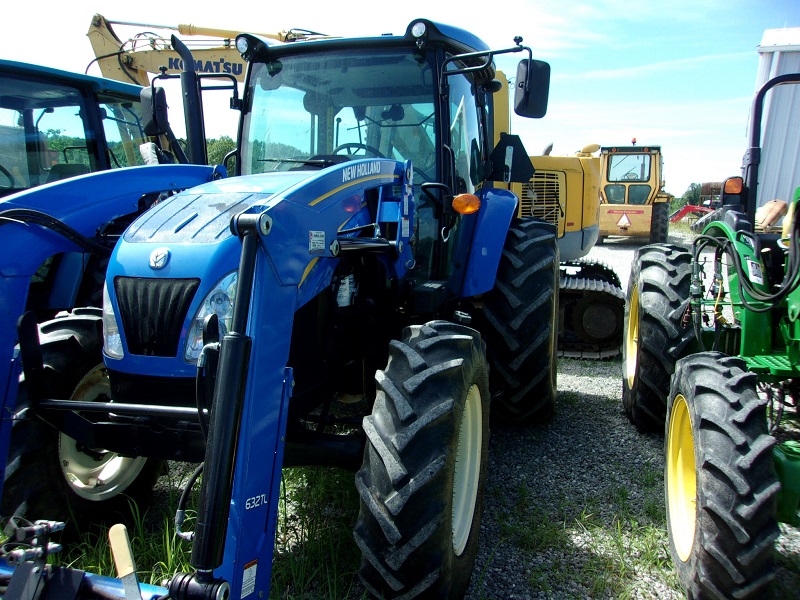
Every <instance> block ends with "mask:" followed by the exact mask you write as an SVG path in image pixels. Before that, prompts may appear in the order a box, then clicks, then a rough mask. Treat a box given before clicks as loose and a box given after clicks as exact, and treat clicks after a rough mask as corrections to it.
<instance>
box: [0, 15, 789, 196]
mask: <svg viewBox="0 0 800 600" xmlns="http://www.w3.org/2000/svg"><path fill="white" fill-rule="evenodd" d="M7 4H8V3H7ZM178 4H182V5H183V8H182V7H180V6H178ZM31 6H32V4H30V5H29V4H27V3H19V2H14V3H11V6H5V7H4V9H3V13H4V20H3V23H4V26H3V33H2V35H0V57H2V58H6V59H12V60H23V61H28V62H32V63H38V64H43V65H46V66H51V67H58V68H62V69H67V70H73V71H79V72H83V71H84V69H85V68H86V65H87V64H88V63H89V62H90V61H91V60H92V58H93V54H92V51H91V46H90V44H89V41H88V39H87V38H86V31H87V30H88V29H89V24H90V21H91V18H92V16H93V15H94V14H95V13H100V14H102V15H104V16H105V17H106V18H108V19H109V20H113V21H133V22H138V23H151V24H163V25H177V24H178V23H193V24H196V25H203V26H208V27H222V28H231V29H241V28H248V27H249V28H252V29H256V30H258V31H266V32H270V31H278V30H282V29H289V28H292V27H296V28H305V29H312V30H316V31H321V32H324V33H328V34H336V35H373V34H376V33H377V34H379V33H388V32H390V33H395V34H399V33H402V32H403V31H404V30H405V27H406V26H407V24H408V22H409V21H411V20H412V19H414V18H418V17H426V18H430V19H433V20H437V21H441V22H446V23H450V24H453V25H457V26H459V27H463V28H465V29H469V30H471V31H473V32H475V33H476V34H478V35H479V36H480V37H482V38H483V39H484V40H485V41H486V42H487V43H489V44H490V45H491V46H493V47H506V46H510V45H511V44H512V39H513V37H514V36H515V35H521V36H523V38H524V40H525V43H526V44H528V45H530V46H531V47H532V48H533V51H534V55H535V57H537V58H540V59H543V60H547V61H548V62H550V64H551V66H552V82H551V93H550V104H549V110H548V114H547V116H546V117H545V118H544V119H541V120H537V121H530V120H523V119H515V120H514V121H513V124H512V128H513V130H514V132H515V133H519V134H520V135H521V136H522V140H523V142H524V143H525V146H526V148H527V149H528V151H529V153H531V154H538V153H540V152H541V151H542V149H543V148H544V147H545V146H546V145H547V144H549V143H551V142H552V143H553V144H554V150H553V153H554V154H571V153H573V152H575V151H577V150H579V149H580V148H581V147H583V146H584V145H586V144H590V143H598V144H601V145H614V144H627V143H629V142H630V140H631V138H633V137H635V138H636V139H637V141H638V143H639V144H640V145H656V144H659V145H661V146H662V149H663V151H664V161H665V164H664V175H665V179H666V189H667V191H669V192H671V193H673V194H676V195H681V194H682V193H683V192H684V191H685V190H686V188H687V187H688V185H689V184H690V183H692V182H696V183H699V182H702V181H714V180H720V179H723V178H725V177H726V176H729V175H735V174H737V173H738V171H739V167H740V165H741V158H742V154H743V152H744V149H745V129H746V122H747V116H748V112H749V106H750V100H751V98H752V95H753V93H754V91H755V81H756V68H757V64H758V53H757V50H756V49H757V46H758V44H759V43H760V41H761V38H762V36H763V32H764V30H765V29H772V28H783V27H800V0H702V1H697V0H693V1H690V0H676V1H672V0H664V1H662V2H639V3H633V2H629V1H628V0H592V1H584V0H577V1H574V2H565V1H563V0H538V1H530V0H506V1H503V2H488V3H482V4H475V3H459V4H457V5H456V4H455V3H449V2H432V1H431V0H426V1H422V0H404V2H386V3H377V2H374V0H373V1H372V2H367V1H357V2H354V1H351V2H347V3H335V2H330V1H329V0H325V1H321V0H306V1H304V2H288V3H280V2H270V3H268V4H267V3H261V4H260V5H259V4H255V3H220V2H210V1H207V0H195V1H194V2H191V3H177V2H164V1H163V0H160V1H154V0H139V1H138V2H134V3H127V4H123V3H119V2H117V1H116V0H94V1H87V0H72V1H71V2H69V3H65V4H61V5H56V6H54V7H53V8H48V9H44V11H46V12H47V14H46V15H38V16H37V15H31V14H29V12H27V10H26V9H27V8H28V7H31ZM237 6H244V7H248V9H250V10H251V12H250V13H245V12H239V13H237V12H236V11H235V10H234V7H237ZM476 6H482V7H484V8H485V7H489V8H492V7H502V9H499V10H495V11H493V12H492V13H488V14H483V13H478V12H477V11H476V10H475V7H476ZM253 7H258V8H255V9H254V10H253ZM457 7H464V8H462V9H459V8H457ZM44 11H43V12H44ZM117 29H118V33H119V34H120V35H121V36H122V34H123V33H127V32H128V30H126V29H125V28H121V27H117ZM131 33H132V31H131ZM500 66H501V67H503V68H504V69H505V70H506V71H507V72H509V73H511V72H512V71H513V66H512V65H511V64H508V63H505V64H504V63H503V62H501V64H500ZM89 72H90V73H91V74H99V70H97V69H95V70H94V71H92V70H90V71H89ZM208 133H209V135H215V132H214V131H213V130H211V129H209V131H208Z"/></svg>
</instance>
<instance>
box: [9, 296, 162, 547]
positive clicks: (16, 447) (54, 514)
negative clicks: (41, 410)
mask: <svg viewBox="0 0 800 600" xmlns="http://www.w3.org/2000/svg"><path fill="white" fill-rule="evenodd" d="M39 340H40V344H41V349H42V358H43V363H44V372H43V377H44V378H45V382H44V383H45V389H46V390H47V391H48V393H49V394H51V397H53V398H60V399H61V398H63V399H71V400H81V401H94V400H98V399H101V398H102V399H106V398H107V397H108V395H109V384H108V375H107V372H106V370H105V367H104V366H103V363H102V355H101V349H102V317H101V313H100V310H99V309H76V310H75V311H74V312H73V313H72V314H70V315H68V316H64V317H59V318H56V319H53V320H51V321H47V322H45V323H42V324H41V325H40V326H39ZM25 389H26V386H25V382H24V381H22V382H21V384H20V403H19V405H18V406H17V414H18V415H25V413H27V399H26V397H25V395H26V394H25ZM163 467H164V463H163V461H159V460H153V459H146V458H142V457H130V458H129V457H122V456H119V455H117V454H114V453H112V452H107V451H105V450H103V449H95V448H83V447H82V446H80V445H79V444H77V442H76V441H75V440H73V439H72V438H70V437H69V436H67V435H66V434H63V433H60V432H59V431H57V430H56V429H54V428H53V427H51V426H50V425H48V424H46V423H44V422H43V421H41V420H39V419H37V418H36V417H33V416H31V415H25V418H20V419H18V420H15V421H14V424H13V427H12V433H11V444H10V449H9V456H8V462H7V466H6V474H5V482H4V487H3V499H2V514H3V516H4V517H11V516H18V517H25V518H28V519H31V520H33V519H50V520H58V521H64V522H67V521H74V524H75V525H77V527H78V528H82V527H85V526H86V525H88V524H90V523H100V522H108V521H111V520H120V519H122V520H130V517H131V511H130V505H129V500H132V501H133V502H135V503H136V504H137V506H138V507H139V509H140V510H141V512H144V509H145V508H146V507H147V505H148V504H149V502H150V500H151V494H152V490H153V486H154V485H155V482H156V479H157V478H158V476H159V475H160V474H161V473H162V472H163ZM68 531H72V532H73V533H74V529H73V528H70V529H69V530H68Z"/></svg>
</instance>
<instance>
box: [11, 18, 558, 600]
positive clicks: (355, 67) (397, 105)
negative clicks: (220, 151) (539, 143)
mask: <svg viewBox="0 0 800 600" xmlns="http://www.w3.org/2000/svg"><path fill="white" fill-rule="evenodd" d="M236 47H237V48H238V50H239V51H240V52H241V54H242V55H243V57H244V58H245V60H246V61H247V63H248V72H247V78H246V83H245V90H244V93H243V95H242V99H241V101H239V100H237V99H234V102H233V105H234V107H236V108H238V109H239V110H241V121H240V126H239V136H238V146H237V149H236V151H235V155H234V156H233V158H235V164H236V167H235V176H234V177H230V178H222V177H220V170H219V169H217V168H212V167H207V166H202V165H159V166H149V167H138V168H130V169H124V170H121V171H119V172H116V173H109V174H98V175H89V176H84V177H82V178H78V179H75V180H72V181H70V182H65V183H62V184H60V185H58V186H55V185H54V186H52V187H48V186H45V187H43V188H41V189H40V190H36V191H33V192H30V193H27V194H23V195H15V196H9V197H8V198H7V199H6V200H5V201H4V202H3V203H2V204H0V230H2V232H3V239H4V240H6V244H7V245H8V246H9V247H15V248H20V249H24V250H23V251H22V252H20V253H18V254H16V255H15V256H11V255H10V254H9V253H5V254H4V255H3V256H2V257H0V274H2V278H0V286H2V287H0V310H2V313H1V314H0V317H2V318H1V319H0V328H1V329H0V343H2V352H4V353H5V354H4V356H5V357H6V358H5V359H4V364H6V365H7V368H5V369H4V371H3V378H2V380H0V389H3V390H4V391H5V396H4V409H3V411H4V412H3V414H4V415H5V418H4V419H3V421H2V430H0V432H1V433H2V437H1V438H0V440H1V441H2V446H1V447H2V449H3V451H7V452H8V457H9V458H8V461H7V464H6V469H5V479H4V489H3V502H2V512H3V514H4V515H5V516H7V517H11V523H12V525H16V528H15V529H14V530H13V534H14V536H15V537H14V539H17V540H20V543H21V544H25V546H24V547H23V546H19V547H14V545H13V544H12V545H10V546H7V547H6V552H7V558H8V560H9V562H11V563H15V564H19V566H17V567H16V570H13V569H11V568H10V567H9V568H6V569H5V570H3V571H2V572H3V573H4V574H5V575H4V576H5V577H7V578H8V577H10V582H9V584H8V589H9V593H8V595H7V596H6V597H7V598H9V597H10V598H21V597H28V596H25V593H26V592H25V590H30V589H32V588H33V587H36V586H39V587H38V588H36V589H45V590H46V589H48V587H49V588H50V589H53V588H56V589H61V588H63V591H61V592H60V593H62V594H64V595H72V596H73V597H78V596H81V595H82V594H84V593H85V594H87V595H88V594H89V593H90V592H92V593H94V592H96V591H97V590H101V591H102V593H103V594H105V596H106V597H108V596H112V597H126V598H127V599H128V600H133V598H134V597H137V596H138V595H141V596H142V597H143V598H155V597H157V596H163V595H165V594H169V596H170V597H172V598H176V599H177V598H201V597H202V598H219V599H220V600H222V599H223V598H227V597H232V598H244V597H247V596H254V597H255V595H256V594H257V595H258V597H263V595H264V594H265V593H267V592H268V590H269V585H270V571H271V563H272V548H273V541H274V536H275V527H276V522H277V505H278V492H279V487H280V480H281V469H282V467H285V466H300V465H330V466H335V467H341V468H347V469H351V470H353V471H354V472H355V473H356V474H355V485H356V488H357V489H358V492H359V494H360V498H361V503H360V511H359V514H358V517H357V520H356V523H355V526H354V536H355V541H356V543H357V545H358V547H359V548H360V549H361V551H362V556H363V558H362V563H361V568H360V574H361V578H362V581H363V582H364V584H365V586H366V588H367V589H368V590H369V592H370V593H371V594H372V595H374V596H376V597H381V598H383V597H385V598H390V597H404V598H414V597H432V598H460V597H462V596H463V594H464V591H465V590H466V588H467V585H468V582H469V579H470V576H471V572H472V565H473V562H474V559H475V555H476V550H477V543H478V533H479V529H480V520H481V507H482V494H483V487H484V481H485V478H486V465H487V455H488V440H489V419H490V401H491V408H492V414H493V415H495V416H496V417H497V418H502V419H506V420H509V421H513V422H516V423H527V422H532V421H536V420H540V419H544V418H546V417H548V416H549V415H550V414H551V413H552V411H553V409H554V404H555V393H556V389H555V383H556V372H555V366H556V365H555V339H556V329H555V319H556V312H557V290H558V263H559V260H558V250H557V245H556V232H555V229H554V228H553V227H552V226H551V225H549V224H547V223H544V222H541V221H538V220H536V219H532V218H526V219H517V218H515V214H516V209H517V198H516V196H514V195H513V194H512V193H510V192H508V191H505V190H500V189H495V188H494V187H493V185H492V183H491V182H493V181H504V182H510V181H522V182H526V181H528V180H529V179H530V176H531V166H530V160H529V159H528V154H527V153H526V151H525V149H524V148H523V146H522V144H521V143H520V141H519V139H518V138H517V137H516V136H511V135H504V136H502V138H501V140H500V142H499V144H498V145H497V146H496V147H495V148H492V147H491V144H492V140H493V139H494V132H493V131H492V127H493V118H492V116H493V112H494V102H505V101H506V98H505V97H503V96H501V97H500V99H499V100H498V99H497V98H496V97H495V96H494V95H495V94H496V93H497V92H498V91H499V90H500V89H501V87H502V86H501V85H500V84H499V82H498V81H496V80H495V67H494V62H493V61H494V57H496V56H498V55H501V54H502V55H510V54H513V53H525V54H527V58H524V59H523V60H521V61H520V63H519V68H518V71H517V74H516V80H515V94H514V99H513V102H514V106H515V111H516V113H517V114H519V115H521V116H524V117H541V116H543V115H544V113H545V111H546V104H547V94H548V86H549V66H548V65H547V64H546V63H543V62H541V61H537V60H533V58H532V56H531V51H530V49H529V48H527V47H525V46H522V45H521V39H520V38H517V39H515V45H514V46H512V47H509V48H506V49H502V50H494V51H493V50H491V49H490V48H489V47H487V46H486V45H485V44H484V43H483V42H482V41H481V40H479V39H478V38H476V37H475V36H473V35H472V34H469V33H467V32H465V31H462V30H459V29H456V28H452V27H449V26H445V25H439V24H435V23H432V22H430V21H426V20H416V21H414V22H412V23H411V24H410V25H409V26H408V28H407V30H406V32H405V34H403V35H400V36H389V35H387V36H380V37H372V38H361V39H339V38H327V39H320V40H314V41H306V42H298V43H275V42H273V41H268V40H264V39H260V38H258V37H256V36H253V35H248V34H242V35H240V36H238V38H237V39H236ZM187 62H188V63H191V61H187ZM193 85H194V84H193ZM186 89H188V90H189V91H188V92H186V91H185V95H191V94H192V93H194V92H196V91H197V89H198V88H197V86H196V85H195V86H194V88H192V85H187V88H186ZM192 90H193V91H192ZM159 98H160V96H159V94H157V93H156V94H153V95H152V97H151V102H150V103H148V106H151V107H152V111H153V114H154V115H155V117H154V122H156V123H157V124H158V123H159V122H160V123H161V124H160V125H159V126H152V127H150V128H149V129H150V130H162V129H163V118H162V116H161V112H160V111H161V109H162V108H163V107H162V105H161V103H160V102H161V101H160V99H159ZM198 104H199V102H198ZM150 125H152V124H150ZM189 154H190V157H191V155H192V153H191V152H190V153H189ZM190 160H191V158H190ZM138 213H141V214H140V216H138V218H136V219H135V220H134V221H133V222H132V223H131V224H130V226H127V227H125V228H122V229H114V230H113V232H112V233H113V235H106V231H107V230H109V227H108V224H109V223H113V222H114V220H115V219H116V218H117V215H131V214H138ZM112 248H113V250H111V249H112ZM108 251H111V253H110V256H108V257H107V270H106V275H105V280H104V282H103V284H102V285H101V286H100V290H99V291H100V292H101V294H102V297H103V302H102V306H97V307H88V308H84V307H79V306H77V305H76V304H75V303H74V302H66V303H64V305H63V306H59V308H61V309H66V311H65V312H63V313H61V314H59V315H58V316H57V317H56V318H53V319H50V320H47V321H45V322H41V319H39V318H37V315H36V313H35V312H31V311H26V304H27V302H28V299H29V295H30V294H29V290H30V286H31V283H30V282H31V280H32V279H36V277H37V273H38V270H39V268H40V265H42V263H43V262H44V261H45V260H46V259H47V258H48V257H50V256H54V255H60V254H63V255H72V254H75V255H77V256H83V257H86V256H88V255H93V254H94V253H98V254H104V253H105V254H107V253H108ZM170 460H179V461H188V462H195V463H198V464H199V465H200V466H199V467H198V469H197V471H196V472H195V474H196V475H197V476H199V474H200V473H201V472H202V487H201V493H200V500H199V505H198V506H197V507H196V511H197V519H196V521H195V523H194V531H193V532H191V534H192V535H186V537H191V538H192V558H191V564H192V568H193V570H192V572H190V573H179V574H176V575H175V576H174V577H173V578H172V579H171V580H170V581H169V582H168V583H167V584H166V587H165V588H150V587H144V588H141V589H142V590H143V591H138V589H139V588H132V587H131V576H130V573H127V572H120V575H121V576H123V575H124V576H123V577H122V579H121V580H116V579H101V578H97V577H94V578H93V577H90V576H86V575H83V574H80V573H76V572H73V571H71V570H69V569H66V568H61V569H59V568H55V567H52V568H51V567H48V568H47V569H44V568H39V567H43V564H44V563H43V561H44V559H45V558H46V555H47V554H48V552H50V550H49V548H51V547H52V546H51V545H50V544H52V542H51V541H50V533H51V532H52V530H55V529H58V528H60V527H61V525H60V524H59V523H61V522H64V521H67V520H68V519H72V521H74V522H78V523H83V522H89V521H94V520H97V519H99V518H109V519H115V518H117V517H118V515H119V514H121V513H123V512H124V509H125V506H126V504H127V499H128V498H129V497H132V498H134V499H136V500H137V501H138V502H141V503H146V502H147V496H148V494H149V492H150V490H151V489H152V486H153V484H154V480H155V478H156V477H157V476H158V475H159V473H161V472H162V470H163V468H164V465H165V463H166V462H167V461H170ZM190 485H192V483H190ZM185 508H186V507H185V506H182V507H181V510H183V509H185ZM33 519H49V520H50V521H42V522H40V523H39V524H38V525H37V524H29V521H32V520H33ZM183 533H184V534H187V533H188V532H183ZM34 540H35V541H34ZM134 583H135V578H134ZM70 586H72V587H70ZM73 588H74V589H73ZM132 589H135V590H136V591H131V590H132ZM31 597H33V596H31Z"/></svg>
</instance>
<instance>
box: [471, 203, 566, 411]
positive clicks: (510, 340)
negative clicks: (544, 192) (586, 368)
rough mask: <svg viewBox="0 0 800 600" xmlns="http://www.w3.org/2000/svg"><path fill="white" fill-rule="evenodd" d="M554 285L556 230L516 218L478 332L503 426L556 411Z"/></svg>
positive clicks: (494, 404) (555, 298)
mask: <svg viewBox="0 0 800 600" xmlns="http://www.w3.org/2000/svg"><path fill="white" fill-rule="evenodd" d="M558 286H559V261H558V241H557V231H556V228H555V226H554V225H552V224H550V223H546V222H544V221H541V220H538V219H533V218H524V219H516V220H515V221H514V222H513V223H512V224H511V227H510V228H509V230H508V235H507V237H506V242H505V246H504V248H503V255H502V257H501V258H500V265H499V267H498V269H497V278H496V281H495V287H494V289H493V290H492V291H491V292H489V293H488V294H486V296H485V298H484V300H483V310H482V313H481V323H482V325H481V326H480V327H479V328H480V329H481V331H482V332H483V334H484V337H485V338H486V344H487V346H488V357H489V364H490V366H491V377H492V393H493V395H494V398H495V400H494V401H493V403H492V406H493V409H492V410H493V411H494V413H495V414H497V415H498V416H500V417H501V418H502V419H503V420H505V421H508V422H511V423H515V424H527V423H532V422H536V421H543V420H546V419H547V418H549V417H550V416H551V415H552V414H553V411H554V409H555V405H556V366H557V364H556V360H557V358H556V357H557V337H558V327H557V316H558Z"/></svg>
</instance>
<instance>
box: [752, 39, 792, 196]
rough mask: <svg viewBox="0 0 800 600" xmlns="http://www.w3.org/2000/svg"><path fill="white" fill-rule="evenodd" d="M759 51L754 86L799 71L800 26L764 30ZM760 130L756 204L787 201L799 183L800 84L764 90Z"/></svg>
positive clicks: (757, 87) (757, 86)
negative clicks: (759, 161) (778, 200)
mask: <svg viewBox="0 0 800 600" xmlns="http://www.w3.org/2000/svg"><path fill="white" fill-rule="evenodd" d="M758 52H759V54H760V57H759V65H758V74H757V77H756V89H759V88H760V87H761V86H762V85H763V84H764V83H765V82H766V81H768V80H769V79H771V78H772V77H775V76H776V75H783V74H785V73H800V27H795V28H787V29H768V30H766V31H765V32H764V37H763V39H762V41H761V45H760V46H759V47H758ZM761 131H762V133H761V145H762V154H761V168H760V170H759V186H758V205H759V206H761V205H762V204H764V203H766V202H769V201H770V200H773V199H775V198H778V199H781V200H786V201H789V200H791V197H792V194H793V193H794V190H795V189H796V188H797V187H799V186H800V85H783V86H779V87H778V88H773V90H772V91H771V92H768V93H767V96H766V99H765V103H764V117H763V122H762V129H761ZM749 137H750V136H749V132H748V140H749Z"/></svg>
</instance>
